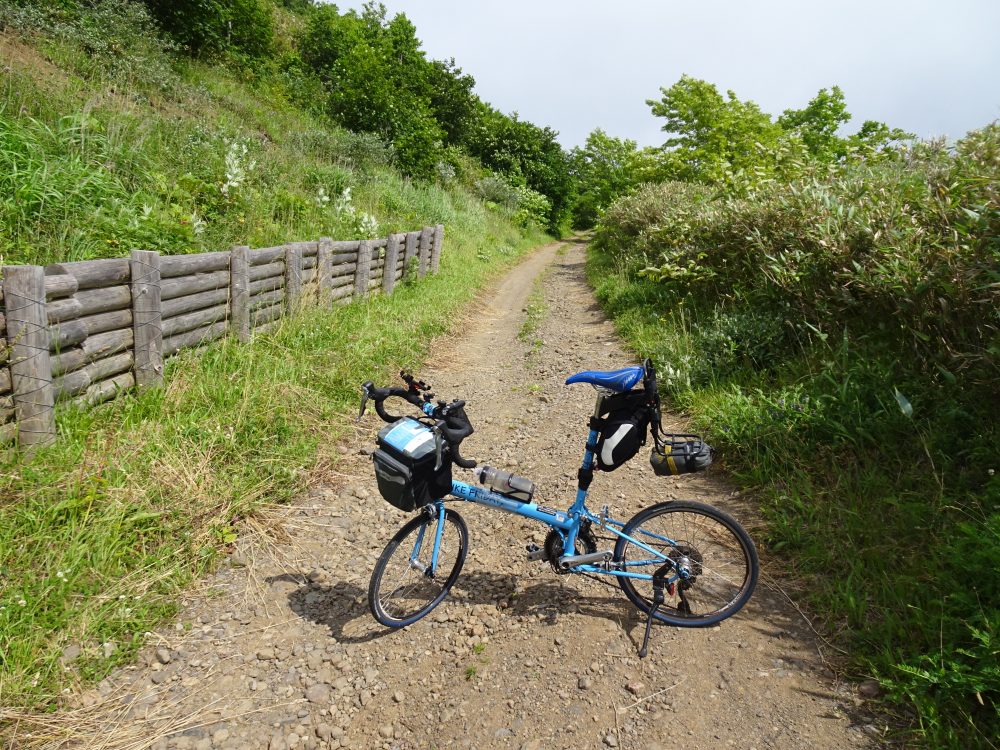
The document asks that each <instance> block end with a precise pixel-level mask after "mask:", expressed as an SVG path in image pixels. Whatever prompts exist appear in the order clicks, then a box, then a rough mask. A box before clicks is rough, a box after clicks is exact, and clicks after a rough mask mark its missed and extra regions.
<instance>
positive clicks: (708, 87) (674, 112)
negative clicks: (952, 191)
mask: <svg viewBox="0 0 1000 750" xmlns="http://www.w3.org/2000/svg"><path fill="white" fill-rule="evenodd" d="M661 93H662V97H661V98H660V99H659V100H653V99H650V100H648V101H647V102H646V103H647V104H648V105H649V106H650V108H651V109H652V112H653V114H654V115H656V116H658V117H663V118H665V120H666V122H665V124H664V125H663V130H664V131H666V132H668V133H670V134H672V137H671V138H669V139H668V140H667V141H666V143H665V144H664V149H665V150H666V165H667V171H666V172H665V173H664V174H663V176H664V177H669V178H670V179H677V180H683V181H690V182H703V183H707V184H711V185H715V186H718V187H720V188H722V189H723V190H726V191H727V192H729V193H731V194H734V195H736V194H741V195H747V194H748V193H749V192H752V191H753V190H754V189H756V188H758V187H760V186H763V185H768V184H772V183H774V182H776V181H777V182H787V181H789V180H792V179H796V178H798V177H801V176H802V175H803V174H804V173H808V172H810V171H816V170H817V169H819V168H821V167H827V168H828V169H832V168H834V166H835V165H840V164H843V163H855V162H857V161H858V160H859V159H860V158H861V157H865V158H868V159H871V157H873V156H878V155H882V154H883V153H885V152H886V151H890V152H892V147H893V146H895V145H896V144H899V143H901V142H902V141H906V140H909V139H912V137H913V136H912V135H911V134H909V133H904V132H903V131H901V130H899V129H894V128H889V127H888V126H886V125H884V124H882V123H879V122H875V121H871V120H869V121H866V122H865V123H864V124H863V125H862V126H861V128H860V130H859V131H858V132H857V133H855V134H854V135H852V136H849V137H847V138H842V137H840V136H839V135H838V134H837V131H838V129H839V128H840V127H841V126H843V125H844V124H845V123H847V122H848V121H849V120H850V114H849V113H848V112H847V105H846V103H845V101H844V94H843V92H842V91H841V90H840V88H839V87H837V86H834V87H833V88H832V89H830V90H827V89H821V90H820V91H819V93H818V94H817V95H816V96H815V97H814V98H813V99H812V100H811V101H810V102H809V103H808V104H807V105H806V107H805V108H803V109H789V110H786V111H785V112H784V114H783V115H781V117H779V118H778V119H777V121H774V120H772V118H771V116H770V115H769V114H767V113H766V112H763V111H762V110H761V109H760V107H758V106H757V105H756V104H755V103H754V102H752V101H741V100H740V99H739V98H737V96H736V94H735V93H734V92H732V91H729V92H727V93H726V96H725V97H723V96H722V94H720V93H719V91H718V89H717V88H716V87H715V86H714V85H713V84H711V83H708V82H707V81H702V80H699V79H697V78H692V77H690V76H686V75H685V76H682V77H681V79H680V80H679V81H677V83H675V84H674V85H673V86H671V87H670V88H662V89H661Z"/></svg>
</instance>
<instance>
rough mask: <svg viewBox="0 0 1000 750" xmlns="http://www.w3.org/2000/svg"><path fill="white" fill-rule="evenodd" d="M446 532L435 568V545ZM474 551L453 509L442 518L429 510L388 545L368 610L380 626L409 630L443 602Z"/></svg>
mask: <svg viewBox="0 0 1000 750" xmlns="http://www.w3.org/2000/svg"><path fill="white" fill-rule="evenodd" d="M439 527H440V531H441V544H440V547H439V550H438V556H437V564H436V565H434V566H432V565H431V562H432V558H433V554H434V544H435V539H436V538H437V535H438V529H439ZM468 550H469V530H468V528H467V527H466V525H465V521H463V520H462V517H461V516H460V515H459V514H458V513H457V512H456V511H453V510H451V509H450V508H448V509H446V510H445V511H444V516H443V518H442V516H441V515H440V513H439V510H438V506H434V505H432V506H428V507H427V508H426V509H425V510H424V512H422V513H421V514H420V515H419V516H417V517H416V518H414V519H412V520H410V521H409V522H407V523H406V524H405V525H404V526H403V527H402V528H401V529H400V530H399V531H397V532H396V535H395V536H394V537H393V538H392V539H391V540H390V541H389V544H387V545H386V547H385V550H383V552H382V555H381V557H379V559H378V562H377V563H376V564H375V570H374V571H373V572H372V579H371V583H370V584H369V586H368V606H369V608H370V609H371V611H372V615H374V616H375V619H376V620H378V621H379V622H380V623H381V624H383V625H385V626H386V627H390V628H402V627H405V626H407V625H410V624H412V623H414V622H416V621H417V620H419V619H420V618H421V617H423V616H424V615H426V614H427V613H428V612H430V611H431V610H432V609H434V608H435V607H436V606H437V605H438V604H440V603H441V600H442V599H444V598H445V597H446V596H447V595H448V592H449V591H450V590H451V587H452V585H454V583H455V580H456V579H457V578H458V574H459V573H461V572H462V565H464V564H465V556H466V554H467V553H468Z"/></svg>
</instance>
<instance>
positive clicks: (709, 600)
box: [612, 501, 760, 628]
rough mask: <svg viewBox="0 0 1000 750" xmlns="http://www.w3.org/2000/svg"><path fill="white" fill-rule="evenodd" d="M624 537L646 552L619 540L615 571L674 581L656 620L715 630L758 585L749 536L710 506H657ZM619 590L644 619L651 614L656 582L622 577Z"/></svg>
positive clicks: (636, 520) (754, 552)
mask: <svg viewBox="0 0 1000 750" xmlns="http://www.w3.org/2000/svg"><path fill="white" fill-rule="evenodd" d="M622 533H624V534H626V535H628V536H629V537H631V538H632V539H634V540H635V542H638V543H641V544H642V545H644V546H639V545H638V544H636V543H633V542H631V541H629V540H628V539H626V538H625V537H619V539H618V543H617V544H616V545H615V554H614V561H613V562H612V565H615V566H616V567H617V568H618V569H619V570H625V571H628V572H631V573H647V574H652V573H653V572H654V571H657V570H661V571H663V573H662V574H664V575H666V576H667V578H668V579H669V580H671V581H672V584H671V585H667V586H666V587H665V590H664V603H663V604H661V605H660V607H659V609H657V611H656V614H655V619H657V620H660V621H661V622H664V623H667V624H669V625H676V626H680V627H693V628H697V627H706V626H708V625H714V624H715V623H717V622H719V621H721V620H724V619H726V618H727V617H730V616H732V615H734V614H736V613H737V612H738V611H739V610H740V609H741V608H742V607H743V605H744V604H746V603H747V600H748V599H749V598H750V596H751V594H753V590H754V587H755V586H756V585H757V576H758V574H759V571H760V563H759V562H758V560H757V550H756V549H754V546H753V541H751V539H750V535H749V534H747V532H746V531H744V529H743V527H742V526H740V525H739V523H737V522H736V520H735V519H734V518H733V517H732V516H730V515H729V514H728V513H725V512H723V511H721V510H718V509H717V508H713V507H712V506H710V505H704V504H702V503H696V502H690V501H678V502H669V503H662V504H660V505H653V506H650V507H649V508H646V509H645V510H642V511H640V512H639V513H637V514H636V515H635V516H633V517H632V519H631V520H630V521H629V522H628V523H627V524H625V526H624V528H623V529H622ZM647 548H648V549H647ZM667 571H669V573H668V572H667ZM681 571H683V573H684V575H683V576H681V577H679V578H678V576H679V574H680V573H681ZM618 585H619V586H621V588H622V591H624V592H625V596H627V597H628V598H629V600H630V601H631V602H632V603H633V604H635V606H637V607H638V608H639V609H640V610H642V612H643V613H648V612H649V610H650V608H651V607H652V600H653V582H652V581H651V580H643V579H638V578H625V577H620V576H619V577H618Z"/></svg>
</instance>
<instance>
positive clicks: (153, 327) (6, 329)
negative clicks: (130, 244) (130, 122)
mask: <svg viewBox="0 0 1000 750" xmlns="http://www.w3.org/2000/svg"><path fill="white" fill-rule="evenodd" d="M443 237H444V227H443V226H442V225H440V224H439V225H437V226H434V227H424V228H423V229H421V230H419V231H415V232H403V233H395V234H390V235H389V236H388V237H384V238H381V239H374V240H372V239H365V240H333V239H332V238H330V237H321V238H319V239H318V240H309V241H307V242H289V243H286V244H283V245H278V246H275V247H265V248H257V249H251V248H249V247H247V246H245V245H237V246H234V247H233V248H231V249H230V250H226V251H221V252H208V253H194V254H190V255H160V254H159V253H156V252H152V251H145V250H134V251H133V252H132V255H131V256H130V257H129V258H107V259H100V260H86V261H73V262H67V263H56V264H53V265H49V266H45V267H44V268H42V267H40V266H5V267H4V268H3V278H2V279H0V344H2V343H4V342H5V343H6V346H2V345H0V445H3V444H4V443H10V442H12V441H15V442H17V444H19V445H20V446H21V447H23V448H25V449H32V450H33V449H35V448H36V446H44V445H47V444H49V443H51V442H53V441H54V440H55V438H56V427H55V405H56V403H57V402H64V401H68V402H70V403H73V404H75V405H77V406H84V407H89V406H94V405H96V404H100V403H103V402H105V401H108V400H109V399H112V398H115V397H116V396H117V395H118V394H119V393H121V392H123V391H127V390H129V389H132V388H136V387H138V388H139V389H140V390H141V389H145V388H155V387H157V386H158V385H160V384H161V383H162V382H163V360H164V359H165V358H166V357H169V356H172V355H173V354H176V353H177V352H179V351H181V350H183V349H186V348H190V347H196V346H202V345H204V344H206V343H208V342H210V341H214V340H216V339H218V338H221V337H222V336H225V335H227V334H228V335H231V336H234V337H236V338H237V339H238V340H239V341H241V342H246V341H249V340H250V339H251V338H252V337H253V336H254V335H259V334H260V333H263V332H267V331H270V330H273V329H274V327H275V326H276V325H278V324H279V322H280V320H281V318H282V317H284V316H286V315H288V314H290V313H294V312H297V311H298V310H301V309H303V308H306V307H308V306H311V305H312V306H315V305H319V306H321V307H324V308H329V307H331V306H334V305H341V304H346V303H348V302H351V301H352V300H357V299H361V298H364V297H366V296H369V295H372V294H392V293H393V291H394V289H395V288H396V287H397V286H398V285H399V284H400V283H401V282H403V281H405V280H409V279H411V278H414V277H416V278H420V277H422V276H424V275H425V274H426V273H437V271H438V266H439V262H440V255H441V244H442V240H443Z"/></svg>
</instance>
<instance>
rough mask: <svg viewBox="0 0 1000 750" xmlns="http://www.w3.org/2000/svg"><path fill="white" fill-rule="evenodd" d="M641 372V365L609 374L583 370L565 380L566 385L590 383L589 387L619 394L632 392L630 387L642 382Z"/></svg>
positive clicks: (612, 371)
mask: <svg viewBox="0 0 1000 750" xmlns="http://www.w3.org/2000/svg"><path fill="white" fill-rule="evenodd" d="M643 372H644V371H643V369H642V365H636V366H635V367H624V368H622V369H621V370H611V371H610V372H601V371H600V370H584V371H583V372H578V373H577V374H576V375H570V376H569V377H568V378H566V385H572V384H573V383H590V384H591V385H596V386H600V387H601V388H608V389H610V390H612V391H618V392H619V393H621V392H623V391H630V390H632V386H634V385H635V384H636V383H638V382H639V381H640V380H642V375H643Z"/></svg>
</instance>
